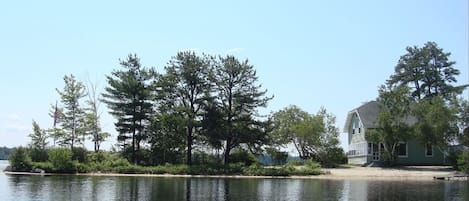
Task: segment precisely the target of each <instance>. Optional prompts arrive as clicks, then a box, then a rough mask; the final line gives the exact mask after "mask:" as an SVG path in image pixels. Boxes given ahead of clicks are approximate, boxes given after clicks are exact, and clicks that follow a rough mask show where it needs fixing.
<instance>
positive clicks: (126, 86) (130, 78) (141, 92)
mask: <svg viewBox="0 0 469 201" xmlns="http://www.w3.org/2000/svg"><path fill="white" fill-rule="evenodd" d="M120 65H121V66H122V68H124V69H123V70H114V71H113V72H112V73H111V75H110V76H106V78H107V82H108V84H109V86H108V87H106V88H105V93H103V94H102V95H103V102H104V103H106V104H107V106H108V108H109V109H110V110H111V111H110V114H111V115H113V116H114V118H116V119H117V122H116V123H115V126H116V129H117V131H118V132H119V136H118V138H117V140H118V141H119V142H120V143H122V146H123V148H124V154H125V155H126V156H127V157H129V154H128V153H126V150H127V149H128V148H129V141H130V157H129V158H130V160H131V161H132V162H133V163H138V158H137V153H138V152H139V150H140V145H141V142H142V141H144V140H146V139H147V137H148V132H147V129H148V125H149V123H150V119H151V117H150V116H151V113H152V112H153V103H152V100H153V98H152V96H153V94H152V91H153V90H152V85H151V83H150V82H151V81H152V79H153V78H154V76H153V71H152V70H151V69H147V68H144V67H142V65H141V64H140V59H139V58H138V57H137V55H135V54H134V55H132V54H130V55H129V56H128V57H127V58H126V60H121V61H120Z"/></svg>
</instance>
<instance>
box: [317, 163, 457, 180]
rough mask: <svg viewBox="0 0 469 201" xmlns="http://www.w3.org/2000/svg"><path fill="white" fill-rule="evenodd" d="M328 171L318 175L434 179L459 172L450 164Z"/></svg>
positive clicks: (329, 177) (330, 177) (338, 177)
mask: <svg viewBox="0 0 469 201" xmlns="http://www.w3.org/2000/svg"><path fill="white" fill-rule="evenodd" d="M323 171H324V172H325V173H326V174H324V175H319V176H317V177H318V178H323V179H344V178H347V179H398V180H402V179H405V180H433V177H435V176H450V175H454V174H458V172H457V171H455V170H453V169H452V168H451V167H449V166H405V167H396V168H381V167H356V166H352V167H340V168H327V169H323Z"/></svg>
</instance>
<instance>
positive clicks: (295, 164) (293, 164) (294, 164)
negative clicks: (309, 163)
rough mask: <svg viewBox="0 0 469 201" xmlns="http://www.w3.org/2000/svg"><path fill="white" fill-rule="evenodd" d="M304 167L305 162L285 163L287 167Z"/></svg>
mask: <svg viewBox="0 0 469 201" xmlns="http://www.w3.org/2000/svg"><path fill="white" fill-rule="evenodd" d="M302 165H305V161H303V160H294V161H289V162H288V163H287V166H302Z"/></svg>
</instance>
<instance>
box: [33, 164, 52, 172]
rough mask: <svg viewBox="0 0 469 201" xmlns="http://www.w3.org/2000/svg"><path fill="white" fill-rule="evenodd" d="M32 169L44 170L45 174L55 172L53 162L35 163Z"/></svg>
mask: <svg viewBox="0 0 469 201" xmlns="http://www.w3.org/2000/svg"><path fill="white" fill-rule="evenodd" d="M32 166H33V167H32V169H33V170H34V169H38V168H39V169H42V170H44V171H45V172H54V166H53V165H52V163H51V162H33V164H32Z"/></svg>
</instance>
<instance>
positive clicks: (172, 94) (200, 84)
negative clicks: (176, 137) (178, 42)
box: [158, 52, 211, 165]
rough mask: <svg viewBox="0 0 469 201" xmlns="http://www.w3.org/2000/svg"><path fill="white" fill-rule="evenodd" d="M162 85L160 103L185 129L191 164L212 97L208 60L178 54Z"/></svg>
mask: <svg viewBox="0 0 469 201" xmlns="http://www.w3.org/2000/svg"><path fill="white" fill-rule="evenodd" d="M165 70H166V74H165V75H164V76H162V78H161V80H160V82H159V84H158V85H159V88H160V90H161V91H160V92H161V96H160V99H159V100H160V102H161V103H160V104H161V105H163V107H165V109H164V111H166V112H170V114H171V115H179V116H180V117H181V118H182V123H183V125H184V127H185V137H186V148H187V150H186V163H187V164H188V165H191V164H192V147H193V143H194V139H195V137H196V136H197V135H198V133H197V132H198V131H199V130H200V127H201V122H200V121H201V116H202V114H203V109H204V106H205V104H206V102H207V99H208V98H209V96H210V90H211V83H210V81H209V79H208V76H209V72H210V71H209V63H208V60H207V58H202V57H200V56H197V55H196V54H195V53H194V52H179V53H178V54H177V55H176V56H175V57H173V58H172V59H171V61H170V62H169V65H168V66H166V67H165Z"/></svg>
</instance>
